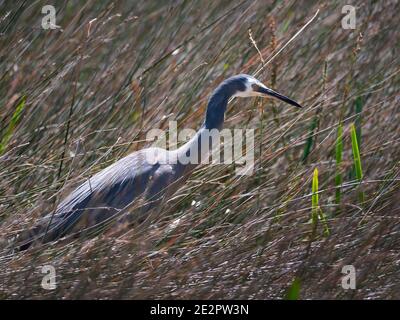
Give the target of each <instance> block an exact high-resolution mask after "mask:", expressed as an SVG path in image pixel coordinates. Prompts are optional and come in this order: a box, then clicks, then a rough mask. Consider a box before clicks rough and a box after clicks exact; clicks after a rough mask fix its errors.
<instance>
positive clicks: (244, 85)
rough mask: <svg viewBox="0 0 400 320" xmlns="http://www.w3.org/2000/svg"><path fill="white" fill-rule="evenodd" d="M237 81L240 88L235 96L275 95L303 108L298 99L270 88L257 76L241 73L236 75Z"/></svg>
mask: <svg viewBox="0 0 400 320" xmlns="http://www.w3.org/2000/svg"><path fill="white" fill-rule="evenodd" d="M234 79H235V81H237V82H238V90H237V91H236V93H235V94H234V96H235V97H266V96H270V97H274V98H277V99H279V100H282V101H284V102H286V103H288V104H290V105H292V106H295V107H298V108H301V105H300V104H298V103H297V102H296V101H294V100H292V99H290V98H288V97H286V96H284V95H282V94H280V93H278V92H276V91H274V90H272V89H270V88H268V87H267V86H266V85H264V84H263V83H261V82H260V81H258V80H257V79H256V78H254V77H252V76H250V75H247V74H241V75H238V76H235V77H234Z"/></svg>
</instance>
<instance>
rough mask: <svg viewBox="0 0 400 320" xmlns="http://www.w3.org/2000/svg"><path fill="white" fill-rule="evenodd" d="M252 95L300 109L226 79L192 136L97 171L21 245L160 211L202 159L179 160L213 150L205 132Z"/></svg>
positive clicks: (257, 87)
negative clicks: (233, 101)
mask: <svg viewBox="0 0 400 320" xmlns="http://www.w3.org/2000/svg"><path fill="white" fill-rule="evenodd" d="M252 96H272V97H275V98H278V99H280V100H282V101H284V102H286V103H288V104H291V105H293V106H296V107H301V106H300V105H299V104H298V103H297V102H295V101H293V100H291V99H289V98H287V97H285V96H283V95H281V94H279V93H277V92H275V91H273V90H271V89H269V88H267V87H266V86H265V85H263V84H262V83H261V82H260V81H258V80H257V79H255V78H254V77H252V76H249V75H245V74H241V75H236V76H233V77H231V78H228V79H227V80H225V81H223V82H222V83H221V84H220V85H219V86H218V87H217V88H216V89H215V91H214V92H213V94H212V96H211V98H210V100H209V102H208V106H207V112H206V116H205V120H204V123H203V125H202V126H201V128H200V129H199V131H198V132H197V134H196V135H195V136H194V137H193V138H192V139H191V140H189V141H188V142H187V143H185V144H184V145H183V146H181V147H180V148H178V149H176V150H171V151H168V150H165V149H161V148H147V149H142V150H139V151H137V152H134V153H131V154H130V155H128V156H126V157H124V158H122V159H120V160H119V161H117V162H115V163H114V164H112V165H110V166H109V167H107V168H105V169H103V170H102V171H100V172H98V173H97V174H95V175H94V176H93V177H91V178H89V179H88V180H87V181H86V182H84V183H83V184H81V185H80V186H78V187H77V188H76V189H75V190H74V191H72V192H71V193H70V194H69V196H67V197H66V198H65V199H64V200H63V201H62V202H61V203H60V204H59V205H58V206H57V208H56V210H55V211H54V212H52V213H50V214H48V215H47V216H45V217H44V218H42V219H41V221H40V222H39V223H38V224H37V225H36V226H35V227H34V228H33V229H32V230H29V231H28V232H26V233H25V235H22V236H21V238H20V240H21V242H20V243H22V244H21V245H20V246H19V248H20V249H21V250H24V249H27V248H28V247H29V246H30V245H31V244H32V243H33V242H34V241H39V242H42V243H44V242H49V241H53V240H56V239H59V238H60V237H63V236H65V235H67V234H79V233H80V232H82V231H83V230H85V231H87V230H95V229H98V227H99V226H104V225H107V222H110V221H118V220H119V219H122V217H123V216H125V213H126V212H131V213H132V214H133V215H134V216H137V220H140V219H143V217H146V215H147V213H148V212H149V211H150V210H151V209H154V208H157V209H159V207H160V206H162V204H163V203H162V201H163V200H164V199H168V198H169V197H170V196H171V195H172V194H174V192H175V191H176V190H177V189H178V188H179V187H180V186H181V185H182V184H183V183H184V182H185V181H186V179H187V178H188V177H189V175H190V173H191V172H192V171H193V169H194V168H195V167H196V166H197V163H199V161H197V162H196V163H192V162H189V163H188V162H187V161H186V162H185V163H183V162H182V161H179V159H180V157H181V156H183V155H184V156H185V157H186V158H187V156H188V155H190V153H191V152H196V153H198V156H204V154H205V153H207V152H209V150H208V149H207V150H201V149H202V148H201V146H202V145H203V146H204V144H202V143H201V141H202V139H203V140H204V139H205V138H204V137H205V134H204V133H205V132H207V130H212V129H217V130H220V129H222V126H223V122H224V114H225V111H226V108H227V105H228V101H229V99H230V98H232V97H252ZM208 138H209V136H207V139H208ZM194 145H195V146H196V147H195V148H193V146H194ZM203 149H204V148H203ZM165 159H168V160H167V161H165Z"/></svg>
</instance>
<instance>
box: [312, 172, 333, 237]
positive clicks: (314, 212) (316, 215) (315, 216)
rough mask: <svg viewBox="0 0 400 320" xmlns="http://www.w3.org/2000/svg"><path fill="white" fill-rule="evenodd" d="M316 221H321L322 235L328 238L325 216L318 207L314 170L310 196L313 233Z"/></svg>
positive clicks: (328, 232) (316, 177)
mask: <svg viewBox="0 0 400 320" xmlns="http://www.w3.org/2000/svg"><path fill="white" fill-rule="evenodd" d="M318 219H319V220H321V221H322V224H323V225H324V235H325V236H329V234H330V231H329V227H328V223H327V221H326V217H325V214H324V213H323V212H322V210H321V208H320V206H319V195H318V169H317V168H315V169H314V174H313V179H312V196H311V221H312V226H313V233H314V232H315V230H316V228H317V223H318Z"/></svg>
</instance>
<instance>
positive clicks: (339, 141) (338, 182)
mask: <svg viewBox="0 0 400 320" xmlns="http://www.w3.org/2000/svg"><path fill="white" fill-rule="evenodd" d="M335 155H336V175H335V186H336V195H335V199H336V204H339V203H340V200H341V186H342V182H343V178H342V173H341V167H342V159H343V124H342V122H340V123H339V126H338V130H337V138H336V146H335Z"/></svg>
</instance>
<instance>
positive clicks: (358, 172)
mask: <svg viewBox="0 0 400 320" xmlns="http://www.w3.org/2000/svg"><path fill="white" fill-rule="evenodd" d="M350 135H351V148H352V150H353V161H354V169H355V172H356V179H357V180H358V181H359V182H361V180H362V178H363V172H362V167H361V157H360V149H359V146H358V140H357V132H356V127H355V126H354V123H352V124H351V126H350ZM360 201H361V202H364V193H363V192H360Z"/></svg>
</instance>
